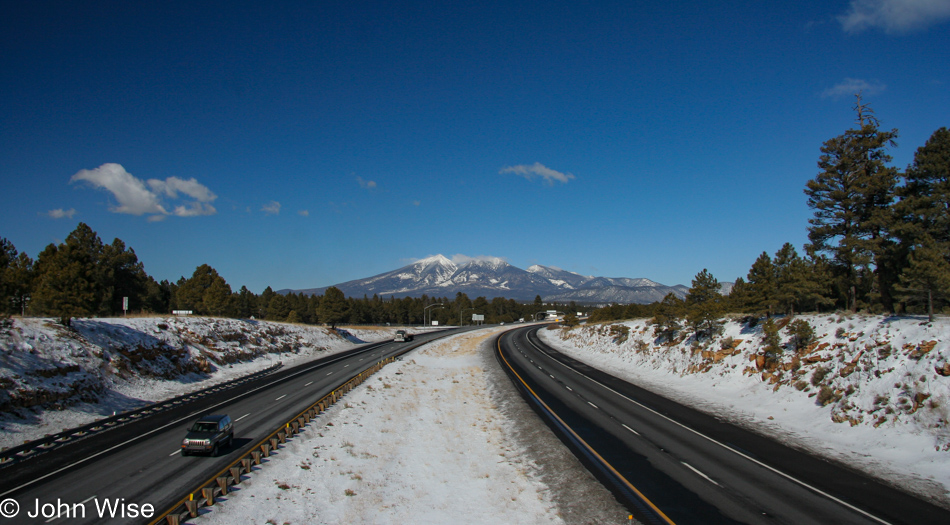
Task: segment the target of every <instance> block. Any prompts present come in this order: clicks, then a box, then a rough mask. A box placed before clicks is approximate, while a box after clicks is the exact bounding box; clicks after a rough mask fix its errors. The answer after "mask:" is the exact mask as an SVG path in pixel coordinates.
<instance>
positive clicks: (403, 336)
mask: <svg viewBox="0 0 950 525" xmlns="http://www.w3.org/2000/svg"><path fill="white" fill-rule="evenodd" d="M393 341H395V342H397V343H404V342H406V341H412V334H410V333H409V332H407V331H405V330H396V337H395V339H393Z"/></svg>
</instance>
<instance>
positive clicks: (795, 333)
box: [787, 319, 815, 352]
mask: <svg viewBox="0 0 950 525" xmlns="http://www.w3.org/2000/svg"><path fill="white" fill-rule="evenodd" d="M787 329H788V333H789V334H790V335H791V336H792V345H793V346H794V347H795V351H796V352H801V351H802V350H804V349H805V348H806V347H807V346H808V345H810V344H811V343H812V342H813V341H814V340H815V330H814V329H813V328H812V327H811V325H810V324H808V321H806V320H804V319H795V320H794V321H792V322H791V323H789V325H788V328H787Z"/></svg>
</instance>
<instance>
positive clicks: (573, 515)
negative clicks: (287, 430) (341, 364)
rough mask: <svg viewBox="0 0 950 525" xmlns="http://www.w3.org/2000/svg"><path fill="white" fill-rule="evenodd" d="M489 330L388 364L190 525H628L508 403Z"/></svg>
mask: <svg viewBox="0 0 950 525" xmlns="http://www.w3.org/2000/svg"><path fill="white" fill-rule="evenodd" d="M497 332H498V329H494V330H481V331H477V332H469V333H464V334H459V335H456V336H452V337H450V338H447V339H445V340H442V341H438V342H435V343H431V344H428V345H425V346H423V347H422V348H420V349H419V350H417V351H414V352H412V353H410V354H408V355H406V356H405V357H404V358H403V359H402V360H400V361H397V362H395V363H393V364H390V365H387V366H386V367H385V368H384V369H383V370H382V371H381V372H379V373H378V374H376V375H375V376H373V377H372V378H371V379H370V380H369V381H367V382H366V383H364V384H363V385H361V386H360V387H358V388H356V389H355V390H353V391H352V392H350V393H349V394H347V395H346V396H345V397H344V398H343V400H341V401H340V402H338V403H337V404H336V405H334V406H333V407H332V408H331V409H330V410H328V411H327V412H326V413H324V414H323V415H321V416H320V417H319V418H317V419H316V420H314V422H313V423H311V428H310V429H309V430H307V431H306V432H304V433H302V434H300V435H298V436H297V437H295V438H294V439H292V440H290V441H288V444H287V446H286V447H285V448H282V449H281V450H280V451H279V453H278V454H276V455H274V456H272V460H271V461H269V462H268V463H267V464H265V465H264V466H263V467H262V468H261V469H260V470H258V471H256V472H255V473H254V474H253V475H251V476H250V477H249V478H248V479H246V480H245V481H244V482H242V484H241V485H239V486H238V488H239V490H236V491H234V492H232V494H230V495H229V496H228V497H227V499H228V502H227V503H225V504H223V505H216V506H215V507H214V510H212V511H211V512H210V513H208V514H206V515H204V516H203V517H200V518H199V519H198V520H195V523H198V524H215V523H222V524H224V523H227V524H230V523H237V522H240V523H249V524H260V525H265V524H269V523H271V524H284V523H293V524H297V523H398V524H403V523H423V524H424V523H457V522H461V523H487V524H493V525H495V524H498V523H545V524H547V523H561V522H564V521H568V522H590V523H597V522H618V521H624V520H626V517H627V514H626V512H625V511H624V510H623V509H622V507H620V506H619V505H618V504H617V503H616V501H615V500H613V498H612V497H611V496H610V494H609V493H608V492H607V491H606V490H605V489H604V488H603V487H602V486H600V485H599V484H598V483H597V482H596V481H595V480H594V479H593V478H592V477H591V476H590V475H589V474H587V472H586V471H585V470H584V469H583V467H581V466H580V464H579V463H577V462H576V460H574V458H573V457H572V456H570V453H569V452H567V451H566V449H565V448H564V447H563V446H562V445H561V444H560V442H558V441H557V439H556V438H555V437H554V436H553V435H552V434H551V433H550V432H549V431H548V429H547V427H545V426H544V425H543V424H541V423H540V420H538V419H537V418H536V417H535V416H534V414H533V412H531V411H530V409H528V408H527V407H526V405H525V404H524V402H523V401H522V400H521V399H520V398H519V397H517V393H516V392H515V391H514V389H513V387H512V386H511V385H510V382H509V381H508V379H507V377H506V376H504V374H503V373H502V372H501V371H500V370H499V369H498V366H497V364H496V363H494V361H493V358H492V356H491V346H490V342H491V338H490V336H492V335H494V334H496V333H497Z"/></svg>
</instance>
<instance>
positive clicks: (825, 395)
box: [818, 385, 835, 406]
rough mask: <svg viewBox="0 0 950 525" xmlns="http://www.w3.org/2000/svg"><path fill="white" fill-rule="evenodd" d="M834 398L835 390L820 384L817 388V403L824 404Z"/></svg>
mask: <svg viewBox="0 0 950 525" xmlns="http://www.w3.org/2000/svg"><path fill="white" fill-rule="evenodd" d="M834 400H835V391H834V390H832V389H831V387H829V386H825V385H822V387H821V389H819V390H818V404H819V405H821V406H825V405H827V404H828V403H831V402H833V401H834Z"/></svg>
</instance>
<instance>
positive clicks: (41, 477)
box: [0, 356, 352, 498]
mask: <svg viewBox="0 0 950 525" xmlns="http://www.w3.org/2000/svg"><path fill="white" fill-rule="evenodd" d="M348 357H352V356H341V357H340V358H338V359H335V360H333V361H328V362H326V363H323V364H321V365H314V366H313V367H312V368H308V369H306V370H301V371H300V372H297V373H295V374H294V375H293V376H291V377H286V378H284V379H281V380H278V381H272V382H270V383H267V384H266V385H261V386H259V387H257V388H254V389H251V390H247V391H244V392H241V393H240V394H238V395H237V396H235V397H232V398H231V399H228V400H226V401H222V402H220V403H218V404H217V405H212V406H210V407H207V408H205V409H203V410H199V411H197V412H192V413H191V414H188V415H187V416H185V417H182V418H179V419H176V420H175V421H172V422H171V423H167V424H165V425H162V426H160V427H158V428H155V429H152V430H149V431H148V432H145V433H142V434H139V435H138V436H136V437H134V438H132V439H129V440H126V441H123V442H122V443H119V444H117V445H113V446H111V447H109V448H107V449H105V450H100V451H99V452H96V453H95V454H93V455H91V456H86V457H84V458H83V459H80V460H79V461H75V462H73V463H70V464H69V465H66V466H65V467H61V468H59V469H57V470H54V471H52V472H50V473H48V474H44V475H42V476H40V477H38V478H34V479H31V480H29V481H27V482H26V483H23V484H21V485H19V486H17V487H13V488H12V489H10V490H7V491H6V492H4V493H3V494H0V498H2V497H4V496H6V495H7V494H11V493H13V492H16V491H18V490H20V489H22V488H26V487H29V486H30V485H33V484H35V483H36V482H38V481H42V480H44V479H46V478H49V477H51V476H55V475H56V474H59V473H60V472H63V471H65V470H68V469H71V468H73V467H75V466H76V465H81V464H83V463H85V462H87V461H89V460H90V459H93V458H97V457H99V456H101V455H103V454H105V453H107V452H112V451H113V450H115V449H117V448H120V447H123V446H125V445H127V444H129V443H132V442H133V441H138V440H140V439H142V438H144V437H145V436H148V435H150V434H154V433H156V432H158V431H160V430H164V429H166V428H168V427H170V426H173V425H177V424H178V423H181V422H182V421H186V420H188V419H191V418H193V417H195V416H196V415H198V414H201V413H205V412H207V411H209V410H213V409H215V408H218V407H220V406H224V405H226V404H228V403H230V402H232V401H234V399H236V398H238V397H244V396H247V395H249V394H252V393H254V392H257V391H258V390H262V389H265V388H269V387H270V386H272V385H276V384H277V383H279V382H281V381H287V380H288V379H292V378H293V377H296V376H299V375H303V374H306V373H309V372H312V371H314V369H316V368H323V367H324V366H326V365H330V364H332V363H335V362H337V361H342V360H343V359H347V358H348ZM331 374H332V372H331ZM328 375H329V374H328Z"/></svg>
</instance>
